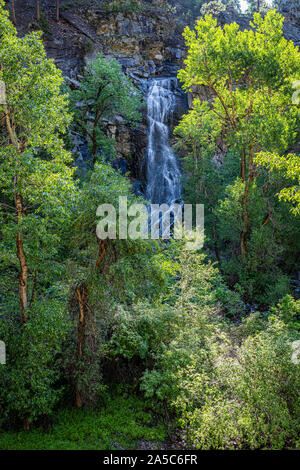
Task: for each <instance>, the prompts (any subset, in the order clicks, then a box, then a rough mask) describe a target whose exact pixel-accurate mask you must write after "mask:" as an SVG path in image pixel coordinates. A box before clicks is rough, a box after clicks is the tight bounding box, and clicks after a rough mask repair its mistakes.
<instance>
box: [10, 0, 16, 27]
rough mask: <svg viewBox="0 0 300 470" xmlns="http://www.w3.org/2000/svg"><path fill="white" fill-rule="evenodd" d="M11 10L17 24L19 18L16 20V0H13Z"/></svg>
mask: <svg viewBox="0 0 300 470" xmlns="http://www.w3.org/2000/svg"><path fill="white" fill-rule="evenodd" d="M11 11H12V18H13V23H14V25H16V24H17V20H16V12H15V0H11Z"/></svg>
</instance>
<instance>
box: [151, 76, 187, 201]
mask: <svg viewBox="0 0 300 470" xmlns="http://www.w3.org/2000/svg"><path fill="white" fill-rule="evenodd" d="M176 85H177V79H176V78H155V79H153V80H152V81H151V83H150V86H149V91H148V95H147V117H148V146H147V150H146V159H145V169H146V191H145V196H146V199H148V200H149V201H150V202H151V203H152V204H163V203H165V204H168V205H172V204H174V203H180V201H181V174H180V169H179V166H178V162H177V159H176V156H175V155H174V152H173V151H172V149H171V147H170V144H169V127H168V123H170V121H171V120H172V117H173V113H174V110H175V106H176V96H175V93H174V91H175V89H176Z"/></svg>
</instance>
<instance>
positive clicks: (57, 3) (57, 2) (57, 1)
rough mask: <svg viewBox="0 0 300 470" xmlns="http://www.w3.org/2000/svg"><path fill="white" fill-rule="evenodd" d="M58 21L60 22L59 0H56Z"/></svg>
mask: <svg viewBox="0 0 300 470" xmlns="http://www.w3.org/2000/svg"><path fill="white" fill-rule="evenodd" d="M56 21H57V22H59V0H56Z"/></svg>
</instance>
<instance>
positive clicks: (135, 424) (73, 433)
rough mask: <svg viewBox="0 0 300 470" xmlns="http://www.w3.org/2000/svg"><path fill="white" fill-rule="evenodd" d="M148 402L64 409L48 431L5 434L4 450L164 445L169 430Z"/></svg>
mask: <svg viewBox="0 0 300 470" xmlns="http://www.w3.org/2000/svg"><path fill="white" fill-rule="evenodd" d="M144 408H145V402H143V401H142V400H141V399H139V398H137V397H135V396H130V397H125V396H121V397H120V396H118V397H112V398H110V399H108V400H106V402H105V404H104V406H103V407H102V408H99V409H86V410H85V409H83V410H78V409H68V410H66V409H62V410H59V411H57V412H56V413H55V416H54V424H53V425H52V426H51V427H50V428H49V429H48V430H47V431H45V430H43V429H42V428H35V429H32V430H30V431H23V430H22V431H19V432H16V431H14V432H12V431H10V432H3V433H1V434H0V449H2V450H48V449H49V450H114V449H120V448H121V447H122V448H124V449H135V448H136V445H137V443H138V441H139V440H145V441H154V442H162V441H163V440H164V439H165V438H166V430H165V427H164V425H163V424H162V423H159V422H157V420H156V419H155V417H154V416H153V414H152V413H151V412H148V411H145V409H144Z"/></svg>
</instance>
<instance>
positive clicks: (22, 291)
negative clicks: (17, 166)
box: [4, 97, 28, 323]
mask: <svg viewBox="0 0 300 470" xmlns="http://www.w3.org/2000/svg"><path fill="white" fill-rule="evenodd" d="M4 113H5V121H6V127H7V131H8V134H9V137H10V140H11V143H12V144H13V145H14V147H15V149H16V155H17V156H18V154H19V152H20V146H19V142H18V138H17V136H16V133H15V131H14V128H13V126H12V124H11V121H10V114H9V109H8V105H7V103H6V97H5V98H4ZM17 180H18V179H17V176H16V177H15V182H14V184H15V186H16V185H17ZM15 206H16V212H17V223H18V230H17V235H16V249H17V256H18V260H19V264H20V277H19V297H20V312H21V323H25V322H26V320H27V313H26V310H27V307H28V302H27V290H28V268H27V262H26V256H25V251H24V244H23V235H22V229H21V223H22V217H23V215H24V209H23V201H22V196H21V194H20V193H19V192H17V193H16V195H15Z"/></svg>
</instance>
